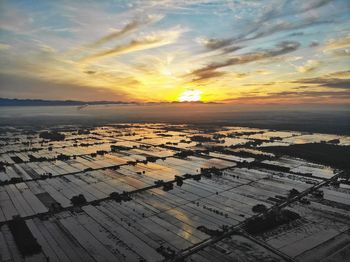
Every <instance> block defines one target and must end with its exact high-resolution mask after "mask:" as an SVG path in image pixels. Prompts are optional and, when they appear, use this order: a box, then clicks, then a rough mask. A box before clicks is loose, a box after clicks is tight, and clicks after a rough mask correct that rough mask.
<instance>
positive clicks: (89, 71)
mask: <svg viewBox="0 0 350 262" xmlns="http://www.w3.org/2000/svg"><path fill="white" fill-rule="evenodd" d="M84 73H85V74H88V75H93V74H95V73H96V71H93V70H88V71H85V72H84Z"/></svg>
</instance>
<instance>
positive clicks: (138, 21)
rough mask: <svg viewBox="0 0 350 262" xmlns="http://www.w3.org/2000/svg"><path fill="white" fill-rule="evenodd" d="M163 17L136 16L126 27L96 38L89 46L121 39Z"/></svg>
mask: <svg viewBox="0 0 350 262" xmlns="http://www.w3.org/2000/svg"><path fill="white" fill-rule="evenodd" d="M160 18H161V17H160V16H147V17H142V18H135V19H134V20H132V21H131V22H129V23H127V24H126V25H125V26H124V27H122V28H121V29H119V30H117V31H115V32H112V33H110V34H108V35H106V36H104V37H101V38H100V39H98V40H96V41H95V42H93V43H92V44H90V45H89V47H97V46H100V45H103V44H105V43H107V42H109V41H111V40H116V39H119V38H121V37H123V36H125V35H127V34H129V33H131V32H134V31H135V30H137V29H138V28H139V27H141V26H144V25H146V24H149V23H152V22H155V21H158V20H159V19H160Z"/></svg>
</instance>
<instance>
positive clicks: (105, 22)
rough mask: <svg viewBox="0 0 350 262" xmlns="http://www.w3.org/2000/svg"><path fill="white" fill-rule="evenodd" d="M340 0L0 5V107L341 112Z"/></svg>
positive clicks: (349, 70) (343, 13)
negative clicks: (101, 104)
mask: <svg viewBox="0 0 350 262" xmlns="http://www.w3.org/2000/svg"><path fill="white" fill-rule="evenodd" d="M349 88H350V1H349V0H333V1H332V0H307V1H305V0H286V1H283V0H256V1H255V0H245V1H240V0H192V1H191V0H134V1H133V0H109V1H106V0H100V1H88V0H85V1H79V0H77V1H68V0H67V1H58V0H57V1H56V0H51V1H44V0H35V1H34V0H32V1H29V0H26V1H18V0H16V1H10V0H9V1H6V0H0V97H3V98H20V99H27V98H30V99H64V100H82V101H97V100H107V101H126V102H140V103H145V102H174V101H177V102H186V101H201V102H217V103H228V104H229V103H232V104H236V105H237V104H248V105H249V104H254V105H260V104H292V105H294V104H337V105H339V104H343V105H344V104H345V105H350V92H349Z"/></svg>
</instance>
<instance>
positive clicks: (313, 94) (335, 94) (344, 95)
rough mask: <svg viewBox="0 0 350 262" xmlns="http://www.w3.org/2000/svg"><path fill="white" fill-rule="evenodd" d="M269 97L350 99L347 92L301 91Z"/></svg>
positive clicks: (279, 93) (271, 94)
mask: <svg viewBox="0 0 350 262" xmlns="http://www.w3.org/2000/svg"><path fill="white" fill-rule="evenodd" d="M268 95H269V96H290V97H292V96H293V97H298V96H300V97H301V96H302V97H316V96H331V97H342V98H350V93H349V92H347V91H336V92H334V91H333V92H332V91H301V92H294V91H289V92H287V91H286V92H273V93H268Z"/></svg>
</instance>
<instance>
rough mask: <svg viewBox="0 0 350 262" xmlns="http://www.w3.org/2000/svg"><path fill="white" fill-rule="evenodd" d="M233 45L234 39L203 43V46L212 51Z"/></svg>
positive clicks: (210, 40)
mask: <svg viewBox="0 0 350 262" xmlns="http://www.w3.org/2000/svg"><path fill="white" fill-rule="evenodd" d="M231 44H232V39H215V38H210V39H208V40H205V41H203V45H204V46H205V47H206V48H207V49H210V50H216V49H220V48H223V47H226V46H229V45H231Z"/></svg>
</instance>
